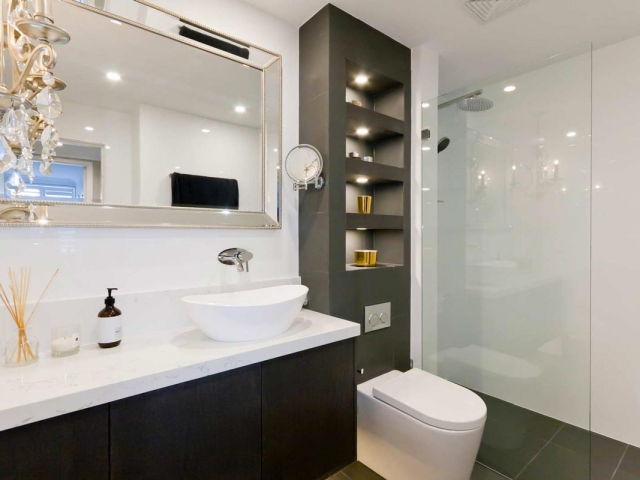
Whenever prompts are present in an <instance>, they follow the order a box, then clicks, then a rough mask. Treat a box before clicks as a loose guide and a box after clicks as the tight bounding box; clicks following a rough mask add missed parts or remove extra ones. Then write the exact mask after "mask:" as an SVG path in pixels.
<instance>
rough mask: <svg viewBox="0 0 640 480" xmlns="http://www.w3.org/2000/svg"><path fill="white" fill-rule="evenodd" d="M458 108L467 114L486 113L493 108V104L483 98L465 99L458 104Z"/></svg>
mask: <svg viewBox="0 0 640 480" xmlns="http://www.w3.org/2000/svg"><path fill="white" fill-rule="evenodd" d="M458 108H459V109H460V110H464V111H465V112H486V111H487V110H491V109H492V108H493V102H492V101H491V100H489V99H488V98H481V97H471V98H464V99H462V100H460V101H459V102H458Z"/></svg>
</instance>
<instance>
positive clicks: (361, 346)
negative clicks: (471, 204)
mask: <svg viewBox="0 0 640 480" xmlns="http://www.w3.org/2000/svg"><path fill="white" fill-rule="evenodd" d="M359 68H363V69H366V70H367V71H368V72H374V74H376V75H379V76H380V78H383V79H384V81H385V82H387V84H388V85H392V89H390V90H388V91H387V92H386V94H385V96H380V95H379V96H378V98H380V101H379V103H378V105H377V106H376V105H375V104H376V102H375V95H371V96H370V97H366V94H365V95H363V94H361V93H359V92H357V91H354V90H353V88H352V86H348V85H347V83H348V80H347V79H348V78H349V76H353V74H354V73H355V72H356V71H358V69H359ZM347 95H348V96H350V97H354V96H358V95H359V96H360V97H361V98H363V99H365V100H366V101H365V102H364V105H363V107H356V106H353V105H351V104H348V103H347V102H346V97H347ZM365 97H366V98H365ZM403 108H404V111H402V110H403ZM373 109H375V112H374V111H373ZM385 115H389V118H385ZM402 118H403V119H404V121H402V120H401V119H402ZM410 119H411V51H410V49H408V48H407V47H405V46H404V45H402V44H400V43H398V42H397V41H395V40H393V39H391V38H390V37H388V36H386V35H384V34H383V33H381V32H379V31H377V30H375V29H374V28H372V27H370V26H369V25H367V24H365V23H364V22H362V21H360V20H358V19H356V18H354V17H353V16H351V15H349V14H347V13H345V12H344V11H342V10H340V9H339V8H337V7H335V6H333V5H331V4H329V5H327V6H326V7H324V8H323V9H322V10H320V11H319V12H318V13H317V14H316V15H315V16H314V17H312V18H311V19H310V20H309V21H308V22H307V23H305V24H304V25H303V26H302V27H301V28H300V132H299V133H300V143H309V144H312V145H314V146H315V147H316V148H318V150H319V151H320V153H321V154H322V156H323V159H324V171H323V177H324V178H325V181H326V185H325V187H324V188H323V189H322V190H315V189H313V188H310V189H309V190H307V191H301V192H300V210H299V216H300V218H299V220H300V229H299V239H300V247H299V248H300V275H301V277H302V282H303V283H304V284H305V285H307V286H308V287H309V288H310V303H309V307H308V308H310V309H312V310H316V311H319V312H322V313H327V314H330V315H334V316H336V317H340V318H344V319H347V320H351V321H354V322H358V323H360V325H364V307H365V306H367V305H373V304H378V303H384V302H387V301H390V302H392V322H391V328H389V329H386V330H379V331H375V332H371V333H367V334H364V333H363V334H362V335H361V336H360V337H359V338H358V339H357V340H356V348H355V353H356V361H355V366H356V368H357V369H358V370H361V369H363V371H364V374H362V375H360V374H358V375H357V378H356V380H357V382H358V383H360V382H362V381H365V380H368V379H370V378H373V377H375V376H377V375H380V374H382V373H385V372H387V371H389V370H392V369H399V370H407V369H408V368H409V363H410V359H409V355H410V353H409V344H410V316H409V314H410V311H409V304H410V261H411V256H410V253H411V189H410V185H411V121H410ZM354 122H356V123H358V122H370V123H375V124H376V127H377V128H378V130H376V132H380V131H382V132H389V135H392V136H390V137H389V138H388V139H387V140H380V141H378V142H376V143H374V139H373V138H370V139H369V141H364V140H361V139H357V138H353V137H351V136H350V135H352V131H353V127H354V125H356V123H354ZM349 132H351V133H349ZM345 144H346V145H347V149H349V148H353V149H355V148H357V149H358V150H357V151H359V152H361V153H367V154H370V153H371V152H372V151H373V150H376V155H375V157H376V158H375V160H374V164H367V165H363V164H358V163H357V161H354V160H352V159H349V160H347V159H346V158H345V157H346V155H345V153H346V152H345ZM360 165H362V167H360ZM360 168H362V170H359V169H360ZM359 174H365V175H369V176H371V177H372V178H373V180H372V182H373V183H375V185H379V191H378V188H376V189H375V191H376V193H375V195H374V197H375V198H374V212H375V213H378V212H384V213H387V214H394V215H397V216H398V218H395V219H393V222H394V223H392V224H391V223H389V222H387V223H385V224H380V225H377V224H376V222H375V221H374V220H375V219H366V221H365V220H364V219H363V220H362V222H363V224H362V225H359V224H358V225H356V224H355V223H354V222H356V223H357V222H358V221H359V220H358V219H357V218H355V217H349V219H348V221H347V218H348V217H347V212H348V211H349V212H353V211H354V210H353V205H349V206H348V207H347V204H346V202H347V200H349V201H352V200H353V199H352V198H351V197H352V196H353V192H352V190H353V188H351V187H350V186H347V184H349V183H351V182H353V181H354V179H355V178H356V177H357V176H358V175H359ZM385 176H386V177H385ZM350 188H351V189H350ZM371 190H372V191H374V189H371ZM347 192H349V193H350V195H347ZM376 199H377V200H376ZM377 202H381V203H380V204H379V206H378V207H376V203H377ZM382 202H384V203H382ZM389 202H393V204H390V203H389ZM369 220H371V221H369ZM365 223H366V224H365ZM378 223H379V222H378ZM358 226H360V227H366V228H369V231H368V232H364V233H366V235H362V236H361V237H354V235H353V233H347V232H346V231H347V229H351V230H352V232H353V229H354V228H356V227H358ZM390 226H392V227H393V229H390V228H389V227H390ZM358 233H363V232H358ZM358 239H360V240H362V239H364V240H366V241H367V242H368V243H372V244H373V245H374V246H375V248H378V249H379V256H380V257H381V258H383V259H388V260H387V261H389V262H392V263H394V266H393V267H389V268H377V269H367V270H361V271H353V269H347V268H346V265H345V259H348V258H350V257H352V255H353V254H352V252H350V251H348V250H347V244H348V245H349V248H350V249H351V248H352V246H353V245H356V244H357V242H356V241H355V240H358ZM383 249H384V252H382V250H383ZM363 331H364V330H363Z"/></svg>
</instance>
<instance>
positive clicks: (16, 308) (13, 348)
mask: <svg viewBox="0 0 640 480" xmlns="http://www.w3.org/2000/svg"><path fill="white" fill-rule="evenodd" d="M57 274H58V271H57V270H56V272H55V273H54V274H53V277H51V280H49V283H48V284H47V286H46V288H45V289H44V291H43V292H42V295H40V298H39V299H38V302H37V303H36V304H35V306H34V307H33V309H32V310H31V313H30V314H29V315H27V296H28V294H29V285H30V283H31V269H30V268H21V269H20V275H16V273H15V272H14V271H13V270H12V269H9V286H8V288H6V289H5V287H4V285H2V283H0V299H2V303H4V306H5V307H6V308H7V310H8V312H9V315H10V316H11V319H12V323H13V324H14V326H15V328H12V331H11V334H10V335H9V340H8V341H7V343H6V344H5V349H4V358H5V363H6V365H7V366H9V367H17V366H22V365H29V364H31V363H34V362H37V361H38V358H39V355H40V348H39V347H40V344H39V342H38V338H37V337H36V336H35V335H33V334H31V333H30V331H29V325H30V323H31V320H32V319H33V314H34V312H35V311H36V309H37V308H38V305H40V301H41V300H42V297H44V294H45V293H46V292H47V290H48V289H49V286H50V285H51V283H52V282H53V279H54V278H56V275H57Z"/></svg>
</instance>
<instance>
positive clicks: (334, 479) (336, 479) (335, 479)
mask: <svg viewBox="0 0 640 480" xmlns="http://www.w3.org/2000/svg"><path fill="white" fill-rule="evenodd" d="M327 480H349V477H347V476H346V475H345V474H344V473H342V472H338V473H336V474H335V475H331V476H330V477H329V478H327Z"/></svg>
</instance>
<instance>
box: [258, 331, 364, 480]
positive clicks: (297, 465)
mask: <svg viewBox="0 0 640 480" xmlns="http://www.w3.org/2000/svg"><path fill="white" fill-rule="evenodd" d="M354 376H355V368H354V343H353V340H348V341H345V342H339V343H334V344H331V345H327V346H325V347H321V348H315V349H313V350H307V351H304V352H300V353H297V354H294V355H288V356H286V357H281V358H276V359H274V360H271V361H269V362H265V363H264V364H263V366H262V478H263V479H266V480H276V479H278V480H280V479H282V480H285V479H291V480H304V479H309V480H311V479H320V478H326V476H327V474H330V473H333V472H334V471H335V470H336V469H337V468H338V467H340V468H341V467H345V466H347V465H348V464H350V463H351V462H353V461H355V459H356V437H355V431H356V423H355V422H356V417H355V411H356V410H355V401H356V400H355V378H354Z"/></svg>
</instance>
